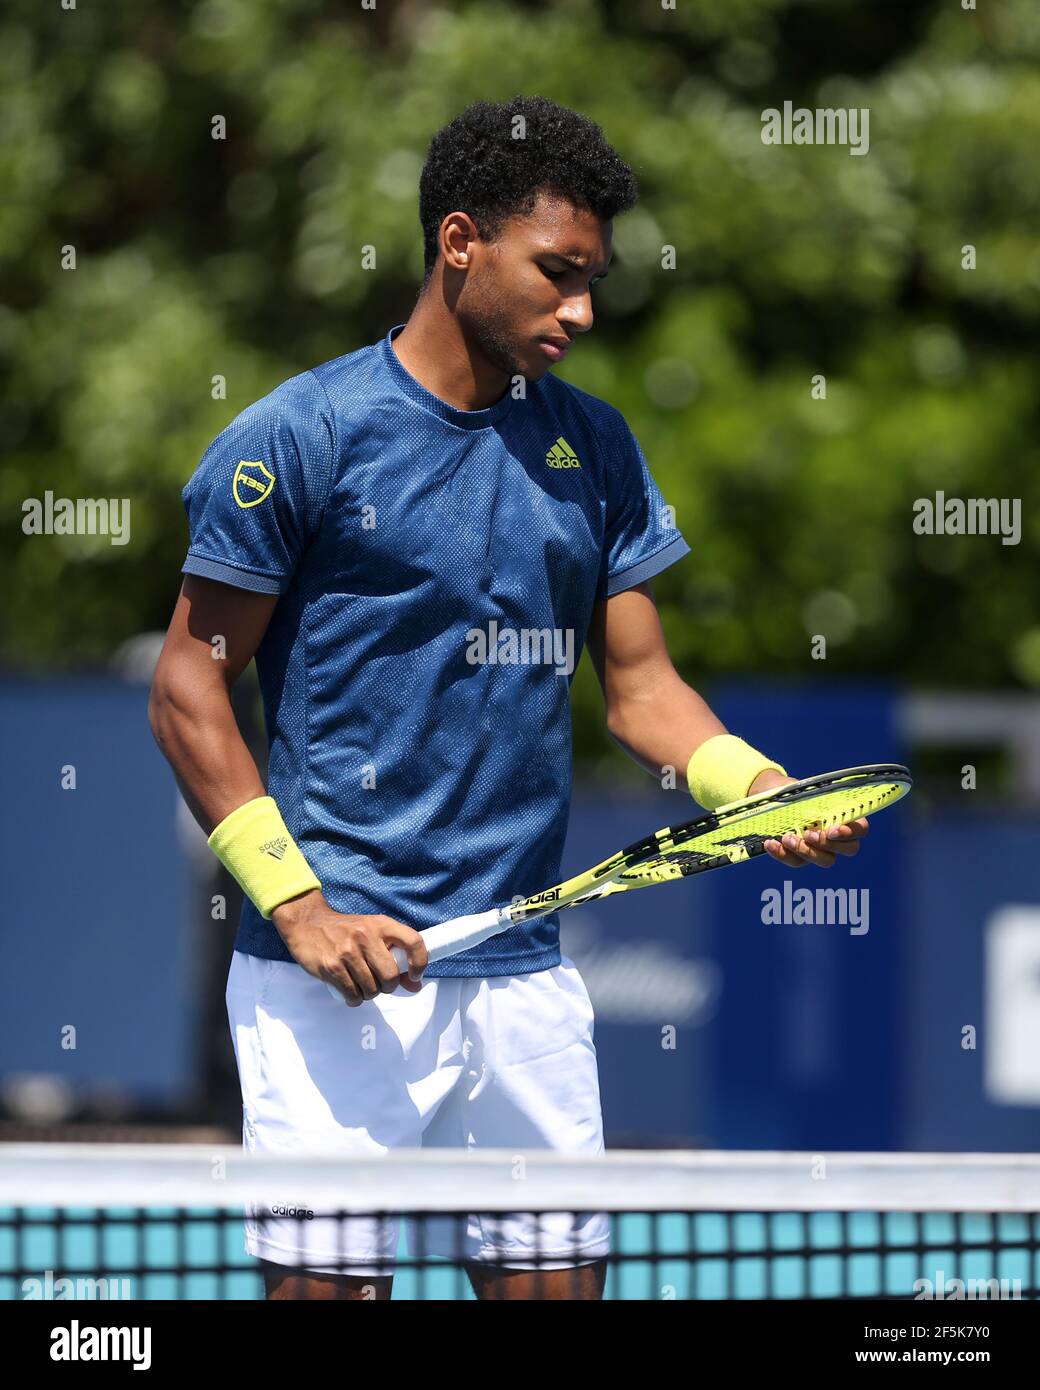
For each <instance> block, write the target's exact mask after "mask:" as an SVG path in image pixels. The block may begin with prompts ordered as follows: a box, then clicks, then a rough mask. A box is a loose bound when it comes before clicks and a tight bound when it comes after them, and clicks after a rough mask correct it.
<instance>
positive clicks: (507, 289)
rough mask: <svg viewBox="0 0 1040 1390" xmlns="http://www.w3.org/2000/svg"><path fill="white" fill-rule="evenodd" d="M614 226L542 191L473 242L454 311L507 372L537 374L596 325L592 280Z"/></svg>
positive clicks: (473, 341)
mask: <svg viewBox="0 0 1040 1390" xmlns="http://www.w3.org/2000/svg"><path fill="white" fill-rule="evenodd" d="M612 235H613V227H612V224H611V223H610V222H601V221H600V220H599V218H598V217H596V215H595V213H592V212H588V211H587V210H584V209H582V208H576V207H575V206H574V205H573V204H572V203H568V202H566V201H564V200H563V199H560V198H556V197H553V196H551V195H549V194H546V193H539V194H538V198H537V201H536V202H535V205H534V208H533V210H532V211H531V212H530V213H528V214H527V215H526V216H519V217H511V218H510V219H509V220H508V221H507V222H506V223H505V224H504V226H503V228H502V231H501V234H500V235H499V237H498V240H497V241H493V242H487V241H481V240H476V241H473V242H470V244H469V250H470V258H471V265H470V267H469V271H468V273H467V275H466V278H465V282H464V284H463V286H462V289H461V291H460V293H459V298H458V301H457V303H456V306H455V313H456V315H457V317H458V320H459V323H460V325H461V327H462V330H463V333H464V334H465V336H466V339H467V342H468V343H469V345H470V347H471V348H476V349H478V350H479V351H480V352H481V353H483V355H484V356H485V357H486V358H487V359H488V361H490V362H492V363H493V364H494V365H495V366H496V367H498V368H499V369H500V370H501V371H503V372H505V373H506V374H507V375H508V376H524V377H527V378H528V380H531V381H537V380H538V378H539V377H541V376H542V375H543V374H544V373H545V372H546V371H548V369H549V368H550V367H551V366H552V365H553V363H554V362H559V361H562V359H563V358H564V356H566V352H567V349H568V347H569V345H570V343H571V341H572V340H573V339H574V338H575V337H576V336H577V335H578V334H579V333H587V332H588V331H589V329H590V328H591V327H592V300H591V296H590V293H589V291H590V288H591V287H592V286H593V285H594V284H595V283H596V281H597V280H601V279H603V277H604V276H605V275H606V272H607V265H608V263H609V261H610V255H611V241H612Z"/></svg>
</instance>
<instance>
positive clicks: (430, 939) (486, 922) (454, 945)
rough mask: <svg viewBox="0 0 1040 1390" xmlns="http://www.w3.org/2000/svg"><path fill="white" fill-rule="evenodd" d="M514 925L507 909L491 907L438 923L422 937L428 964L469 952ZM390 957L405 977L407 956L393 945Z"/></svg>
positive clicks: (427, 929)
mask: <svg viewBox="0 0 1040 1390" xmlns="http://www.w3.org/2000/svg"><path fill="white" fill-rule="evenodd" d="M512 925H513V919H512V917H510V915H509V908H508V907H494V908H492V909H491V911H490V912H471V913H470V914H469V916H468V917H453V918H452V919H451V921H450V922H439V923H438V924H437V926H435V927H427V928H426V930H425V931H424V932H423V934H422V939H423V941H424V942H425V943H426V949H427V951H428V952H429V954H430V964H431V965H432V964H433V962H434V961H436V960H443V959H444V957H445V956H454V955H456V954H457V953H458V952H459V951H468V950H470V948H471V947H473V946H479V945H480V943H481V942H482V941H486V940H487V939H488V937H489V936H497V935H498V933H499V932H501V931H505V929H506V927H511V926H512ZM391 955H392V956H393V958H394V960H395V961H397V964H398V965H399V966H400V967H401V973H402V974H404V973H405V971H407V969H408V957H407V956H406V955H405V953H404V951H403V949H402V948H401V947H400V946H394V947H393V948H392V950H391Z"/></svg>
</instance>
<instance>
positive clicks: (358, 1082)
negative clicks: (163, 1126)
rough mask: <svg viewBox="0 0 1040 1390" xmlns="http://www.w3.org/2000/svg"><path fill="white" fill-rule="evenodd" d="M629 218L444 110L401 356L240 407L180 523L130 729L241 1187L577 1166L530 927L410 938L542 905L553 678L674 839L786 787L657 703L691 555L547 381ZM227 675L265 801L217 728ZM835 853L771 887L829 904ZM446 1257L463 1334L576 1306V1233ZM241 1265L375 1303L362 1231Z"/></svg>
mask: <svg viewBox="0 0 1040 1390" xmlns="http://www.w3.org/2000/svg"><path fill="white" fill-rule="evenodd" d="M635 201H636V183H635V179H634V177H633V174H632V171H631V169H630V168H629V167H628V166H627V165H626V164H625V163H624V162H623V161H622V160H621V159H620V158H619V157H618V155H617V154H616V153H615V151H614V150H613V149H612V148H611V147H610V146H609V145H608V144H607V143H606V141H605V139H604V137H603V134H602V132H601V130H600V128H599V127H598V126H597V125H595V124H594V123H593V122H592V121H590V120H588V119H586V118H585V117H583V116H581V115H578V114H576V113H574V112H572V111H569V110H566V109H563V108H561V107H559V106H557V105H555V104H554V103H552V102H550V101H548V100H545V99H542V98H520V97H518V98H516V99H515V100H513V101H512V102H509V103H506V104H501V105H497V104H487V103H478V104H476V105H474V106H471V107H469V108H468V109H467V110H465V111H464V112H463V113H462V114H461V115H459V116H458V117H457V118H456V119H455V120H453V121H452V122H451V123H450V124H449V125H448V126H446V127H445V128H444V129H443V130H441V131H440V132H439V133H438V134H437V135H436V136H435V137H434V139H433V142H432V144H431V146H430V149H429V153H428V156H427V159H426V162H425V165H424V167H423V170H422V176H421V181H420V190H419V210H420V220H421V224H422V233H423V240H424V247H425V265H426V278H425V281H424V283H423V287H422V291H421V294H420V296H419V299H418V301H417V303H416V305H415V308H414V310H413V311H412V313H411V315H410V317H409V319H408V322H407V323H406V324H404V325H403V326H400V325H399V326H397V327H394V328H392V329H390V331H389V332H388V333H387V335H386V337H385V338H383V339H382V340H381V341H379V342H376V343H373V344H371V345H369V346H367V347H362V348H361V349H359V350H358V351H355V352H351V353H348V354H347V355H346V356H344V357H340V358H337V359H336V360H335V361H332V362H326V363H325V364H324V365H322V366H319V367H316V368H315V369H313V370H312V371H307V372H303V373H302V374H301V375H299V376H296V377H293V378H292V379H290V380H289V381H286V382H283V383H282V385H280V386H278V387H277V388H276V389H275V390H274V391H272V392H271V394H270V395H269V396H266V397H265V398H264V399H263V400H260V401H258V402H256V404H254V405H251V406H250V407H249V408H248V409H247V410H245V411H244V412H243V413H242V414H241V415H239V416H238V418H237V419H235V420H234V421H232V423H231V424H230V425H229V426H228V427H227V429H226V430H224V432H223V433H222V434H221V435H219V436H218V438H217V439H216V440H215V441H214V442H213V443H212V444H211V445H210V447H209V449H208V450H207V451H206V454H205V456H204V457H203V459H202V461H201V463H200V464H199V467H198V468H197V470H196V471H195V473H194V475H193V477H192V478H191V480H190V482H189V483H188V485H187V488H186V489H185V493H184V500H185V505H186V507H187V512H188V519H189V523H190V531H191V542H190V548H189V551H188V556H187V559H186V561H185V563H184V573H185V575H186V578H185V580H184V583H183V588H182V591H181V594H180V597H179V599H178V602H177V605H176V611H175V613H174V616H173V620H172V623H171V626H170V630H169V633H168V635H167V638H166V643H165V646H164V649H163V653H162V657H161V659H160V661H159V664H158V668H157V670H156V675H155V682H154V687H153V691H152V699H151V708H150V718H151V724H152V728H153V731H154V733H155V737H156V739H157V741H158V743H159V745H160V747H161V748H162V750H163V752H164V754H165V755H166V757H167V758H168V759H169V761H170V763H171V765H172V767H173V770H174V773H175V774H176V777H177V780H178V783H179V785H180V787H181V789H182V792H183V794H184V796H185V798H186V800H187V802H188V804H189V806H190V807H191V809H192V810H193V812H194V814H195V816H196V817H197V819H198V821H199V823H200V825H201V826H202V827H203V828H204V830H205V832H206V834H207V835H208V836H209V837H210V844H211V846H212V847H213V849H214V850H215V852H216V853H217V854H218V855H219V857H220V858H221V859H222V861H223V862H224V863H225V864H226V865H227V867H228V868H229V869H230V871H231V872H232V873H233V874H234V875H235V876H236V878H237V879H238V881H239V882H240V883H241V885H242V887H243V889H244V892H245V894H246V901H245V905H244V910H243V914H242V918H241V923H240V926H239V929H238V935H237V940H236V950H235V954H234V959H233V964H232V967H231V972H230V977H229V981H228V989H227V1002H228V1011H229V1016H230V1022H231V1027H232V1030H233V1035H234V1043H235V1050H236V1055H237V1059H238V1068H239V1075H240V1079H241V1084H242V1100H243V1111H244V1141H245V1144H246V1147H247V1148H249V1149H251V1150H255V1151H258V1152H264V1153H268V1154H278V1155H284V1156H286V1157H290V1156H292V1155H294V1154H298V1153H300V1152H313V1151H315V1150H320V1151H322V1152H327V1153H333V1154H339V1155H342V1156H344V1157H349V1156H351V1155H359V1154H363V1155H373V1154H382V1153H384V1152H386V1151H387V1150H389V1149H396V1148H416V1147H420V1146H434V1147H459V1148H461V1149H481V1148H485V1147H487V1148H496V1149H506V1150H509V1151H510V1152H518V1153H520V1152H524V1151H530V1150H534V1149H550V1150H556V1151H559V1152H562V1153H569V1154H597V1153H599V1152H600V1151H601V1149H602V1148H603V1131H602V1121H601V1115H600V1099H599V1085H598V1078H597V1071H596V1054H595V1050H594V1047H593V1012H592V1007H591V1004H590V1002H589V996H588V994H587V992H586V989H585V986H584V984H583V982H582V980H581V977H580V975H579V973H578V971H577V969H576V968H575V967H574V965H573V964H572V962H571V961H569V960H568V959H567V958H566V957H563V956H561V954H560V943H559V935H558V921H557V919H556V918H547V919H542V920H540V921H538V922H535V923H529V924H527V925H517V926H515V927H513V928H511V929H510V930H508V931H506V932H504V933H502V934H501V935H499V936H496V937H494V938H493V939H491V940H489V941H487V942H485V943H484V944H483V945H481V946H479V947H477V948H475V949H473V950H470V951H468V952H465V953H464V954H462V955H457V956H455V957H452V958H449V959H446V960H443V961H441V962H439V963H438V964H437V965H436V966H433V967H431V968H430V969H429V970H425V967H426V965H427V956H426V951H425V948H424V946H423V938H422V928H424V927H428V926H430V925H432V924H433V923H435V922H437V921H440V920H443V919H445V918H449V917H454V916H456V915H459V914H462V913H465V912H472V911H475V910H476V909H478V908H482V907H486V906H487V905H488V904H492V903H497V902H509V901H510V900H511V898H512V897H513V896H514V895H526V894H529V893H533V892H536V891H538V890H539V889H541V888H543V887H545V886H546V885H547V884H551V883H554V882H556V881H557V880H558V879H559V876H560V873H559V871H560V856H561V850H562V848H563V842H564V834H565V831H566V826H567V816H568V805H569V800H570V790H571V724H570V707H569V687H570V679H571V676H572V674H573V671H574V666H575V664H576V662H577V660H578V657H579V655H580V653H581V650H582V649H583V647H587V648H588V650H589V653H590V656H591V659H592V661H593V663H594V665H595V668H596V671H597V674H598V676H599V679H600V682H601V684H602V687H603V691H604V696H605V706H606V722H607V727H608V729H609V730H610V732H611V734H612V735H613V736H614V738H615V739H617V741H618V742H619V743H620V744H621V746H622V747H623V748H624V749H625V750H626V751H627V752H628V753H629V754H630V755H631V756H632V757H633V758H635V759H636V760H637V761H638V762H639V763H641V764H642V765H643V766H644V767H645V768H647V769H648V770H649V771H651V772H652V773H654V774H656V775H658V776H660V775H661V772H662V769H666V768H669V767H671V768H675V769H677V776H678V780H679V781H682V779H683V778H684V777H685V778H686V783H687V785H688V787H689V789H690V791H691V792H692V794H693V795H694V796H695V797H696V798H697V799H698V800H699V801H701V802H702V803H703V804H704V805H706V806H708V807H709V808H711V807H713V806H715V805H719V804H722V803H723V802H726V801H732V800H736V799H738V798H739V797H742V796H744V795H746V794H748V793H749V792H750V791H761V790H765V789H767V788H769V787H772V786H776V785H781V784H783V783H784V782H787V781H789V780H791V779H790V778H789V777H788V776H787V775H786V773H785V772H784V770H783V769H782V768H781V767H780V766H779V764H777V763H776V762H774V761H773V760H772V759H770V758H769V757H768V756H766V755H765V754H763V753H760V752H758V751H757V750H755V749H753V748H751V747H749V746H748V745H747V744H746V743H744V742H743V741H742V740H740V739H739V738H737V737H735V736H733V735H730V734H728V733H727V731H726V730H725V729H724V727H723V725H722V724H721V723H720V722H719V720H718V719H717V718H716V717H715V716H714V715H713V714H712V712H711V710H710V709H709V708H708V707H707V706H706V704H705V703H704V701H703V700H702V699H701V698H700V696H699V695H697V694H696V693H695V691H694V690H692V689H691V688H690V687H689V686H688V685H687V684H686V683H685V682H684V681H683V680H682V679H681V678H680V677H679V675H678V674H677V673H676V671H675V669H674V667H673V666H672V663H671V661H670V659H669V656H668V652H667V649H666V646H665V641H664V637H663V635H662V630H661V624H660V621H659V619H658V614H657V611H656V609H655V606H654V600H653V596H652V593H651V588H650V581H651V580H652V579H653V578H654V576H655V575H657V574H660V573H661V571H662V570H664V569H666V568H667V567H668V566H669V565H673V564H675V562H676V561H678V560H680V559H682V557H683V556H684V555H686V554H687V552H688V550H689V547H688V546H687V544H686V541H685V540H684V539H683V538H682V536H681V535H680V533H679V532H678V530H677V529H676V528H675V526H674V525H673V524H672V522H671V520H670V513H669V511H668V509H667V508H666V506H665V503H664V501H663V499H662V497H661V494H660V493H659V491H658V489H657V487H656V485H655V483H654V481H653V479H652V477H651V475H650V472H649V469H648V467H647V464H646V460H645V459H644V457H643V454H642V452H641V450H640V448H639V445H638V444H637V442H636V440H635V439H634V438H633V436H632V434H631V432H630V431H629V429H628V427H627V425H626V423H625V421H624V419H623V418H622V416H621V415H620V414H619V413H618V412H617V411H616V410H615V409H613V407H611V406H610V405H608V404H606V403H605V402H603V401H601V400H598V399H596V397H594V396H591V395H589V394H587V393H586V392H584V391H580V390H577V389H576V388H575V387H573V386H570V385H568V384H566V383H564V382H562V381H560V380H559V379H557V378H556V377H554V376H553V374H552V371H551V369H552V367H553V366H554V365H555V364H556V363H558V362H561V361H563V359H564V358H565V357H566V355H567V353H568V352H569V350H570V349H571V347H572V346H573V345H574V344H575V343H576V341H577V340H578V339H579V338H580V336H581V335H582V334H584V333H587V332H588V331H589V330H590V329H591V328H592V323H593V310H592V294H593V290H594V287H595V285H596V284H597V283H598V282H599V281H601V280H602V279H603V278H604V277H605V276H606V275H607V270H608V265H609V263H610V259H611V238H612V224H613V219H614V217H615V216H617V215H618V214H621V213H623V212H624V211H625V210H626V209H628V208H631V207H632V205H633V204H634V202H635ZM254 656H255V658H256V666H257V671H258V674H259V679H260V686H261V690H262V694H263V701H264V709H265V714H266V722H267V730H268V736H269V739H270V759H269V767H268V773H267V785H266V787H265V786H264V783H263V781H262V780H261V778H260V775H259V773H258V771H257V768H256V765H255V764H254V761H253V759H252V757H251V756H250V754H249V752H248V750H247V748H246V746H245V744H244V742H243V740H242V738H241V736H240V734H239V731H238V728H237V726H236V723H235V719H234V717H233V714H232V708H231V702H230V696H229V692H230V688H231V686H232V685H233V683H234V682H235V681H236V680H237V679H238V677H239V676H240V675H241V673H242V672H243V670H244V669H245V667H246V666H247V665H248V663H249V662H250V661H251V660H252V659H253V658H254ZM865 831H866V823H865V822H856V823H855V824H854V825H852V826H846V827H840V828H839V830H838V831H836V832H832V835H833V837H834V838H832V839H830V840H829V841H827V840H824V841H822V842H821V841H818V839H817V838H816V837H814V836H812V835H807V836H806V837H805V839H802V840H798V839H792V840H791V841H790V842H789V843H787V844H783V845H781V844H778V843H776V842H773V843H772V844H771V846H770V850H771V852H772V853H773V854H774V857H775V858H777V859H778V860H779V861H780V862H781V863H783V864H785V865H802V864H817V865H821V866H827V865H830V864H831V863H833V861H834V858H835V855H837V854H853V853H855V852H856V850H857V848H858V841H859V838H860V837H861V836H862V835H863V834H864V833H865ZM395 945H397V946H401V947H402V948H403V949H404V951H405V952H406V953H407V957H408V961H409V970H408V974H407V976H404V977H402V976H400V975H399V973H398V969H397V967H396V966H395V964H394V962H393V959H392V957H391V955H390V948H391V947H392V946H395ZM424 970H425V974H424ZM329 983H331V984H333V985H334V986H335V987H336V989H337V990H338V991H339V992H340V994H341V996H342V997H341V998H337V997H335V995H334V992H331V991H330V990H329V989H328V988H327V984H329ZM422 1195H423V1194H422V1193H421V1192H408V1191H398V1192H393V1193H388V1194H387V1200H388V1203H389V1204H390V1205H391V1207H392V1206H393V1205H395V1204H396V1205H399V1206H402V1207H407V1206H409V1205H415V1204H417V1203H421V1201H422ZM463 1197H464V1192H461V1191H460V1198H463ZM521 1200H522V1199H521ZM301 1214H302V1216H303V1219H300V1217H301ZM465 1238H466V1245H465V1252H464V1253H465V1256H466V1258H467V1261H468V1265H467V1267H468V1269H469V1271H470V1277H471V1279H472V1282H473V1285H474V1288H475V1290H476V1293H477V1295H478V1296H479V1297H482V1298H582V1299H594V1298H598V1297H599V1296H600V1295H601V1293H602V1289H603V1280H604V1269H605V1266H604V1256H605V1255H606V1254H607V1252H608V1238H607V1223H606V1219H605V1217H604V1216H602V1215H595V1214H592V1215H588V1214H586V1215H579V1216H577V1217H569V1216H554V1217H551V1216H543V1217H541V1218H537V1219H536V1218H520V1217H518V1218H515V1219H507V1220H502V1219H500V1220H497V1221H495V1222H493V1223H489V1222H487V1221H481V1220H478V1219H476V1218H471V1219H470V1221H469V1224H468V1228H467V1230H466V1234H465ZM247 1241H248V1244H249V1248H250V1250H251V1251H252V1252H253V1253H254V1254H255V1255H257V1256H259V1257H260V1258H261V1259H262V1260H263V1261H264V1262H265V1263H264V1269H265V1276H266V1283H267V1292H268V1297H270V1298H307V1299H325V1298H337V1299H339V1298H342V1299H361V1298H368V1297H373V1296H375V1297H379V1298H384V1297H389V1293H390V1285H391V1278H390V1276H389V1275H388V1274H387V1272H386V1270H387V1266H388V1263H390V1262H392V1259H393V1256H394V1254H395V1252H396V1249H397V1241H398V1231H397V1229H396V1227H395V1225H394V1223H392V1222H387V1221H385V1220H384V1221H377V1220H374V1219H373V1220H367V1219H361V1218H357V1219H351V1221H350V1222H349V1223H348V1224H347V1226H346V1229H345V1230H341V1229H339V1223H335V1222H332V1221H330V1220H323V1219H322V1218H321V1217H320V1215H314V1219H310V1208H309V1207H308V1197H307V1193H306V1192H295V1191H291V1192H277V1193H272V1194H271V1201H270V1205H269V1207H268V1208H267V1209H266V1210H263V1211H258V1213H257V1216H256V1219H255V1220H254V1221H253V1222H252V1223H251V1224H250V1225H249V1227H248V1228H247ZM453 1249H454V1247H453V1246H449V1247H448V1251H446V1253H448V1252H450V1251H451V1250H453ZM535 1251H537V1253H538V1255H539V1257H540V1259H539V1265H540V1267H539V1269H537V1270H536V1269H534V1268H533V1267H532V1263H533V1261H532V1256H533V1254H534V1252H535ZM344 1258H345V1259H346V1260H348V1261H349V1270H350V1272H349V1273H346V1274H344V1273H343V1272H342V1268H343V1267H342V1265H341V1263H340V1261H342V1260H343V1259H344Z"/></svg>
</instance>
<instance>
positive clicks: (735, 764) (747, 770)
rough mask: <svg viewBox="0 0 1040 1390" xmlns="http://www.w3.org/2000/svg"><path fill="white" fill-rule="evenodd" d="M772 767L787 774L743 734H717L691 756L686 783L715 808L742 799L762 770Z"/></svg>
mask: <svg viewBox="0 0 1040 1390" xmlns="http://www.w3.org/2000/svg"><path fill="white" fill-rule="evenodd" d="M770 770H772V771H774V772H779V773H781V774H782V775H783V776H784V777H786V776H787V773H786V772H785V771H784V769H783V768H782V767H781V766H780V764H779V763H774V762H771V761H770V760H769V759H768V758H767V757H766V755H765V754H764V753H759V752H758V750H757V749H756V748H752V747H751V745H750V744H749V743H745V742H744V740H743V739H742V738H735V737H734V736H733V734H716V735H715V736H714V738H709V739H706V740H705V741H704V742H703V743H702V744H701V746H700V747H699V748H698V749H697V750H696V752H695V753H694V755H693V757H692V758H691V759H690V762H689V766H688V767H687V769H686V785H687V786H688V787H689V789H690V795H691V796H692V797H693V798H694V800H695V801H699V802H700V803H701V805H702V806H706V807H707V808H708V810H709V811H715V810H717V809H718V808H719V807H720V806H728V805H729V803H730V802H731V801H743V799H744V797H746V796H747V794H748V792H749V790H750V788H751V784H752V783H753V782H754V781H755V778H756V777H758V775H759V773H761V772H768V771H770Z"/></svg>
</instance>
